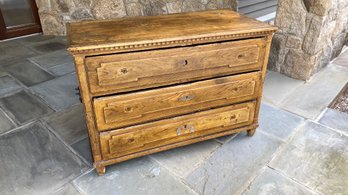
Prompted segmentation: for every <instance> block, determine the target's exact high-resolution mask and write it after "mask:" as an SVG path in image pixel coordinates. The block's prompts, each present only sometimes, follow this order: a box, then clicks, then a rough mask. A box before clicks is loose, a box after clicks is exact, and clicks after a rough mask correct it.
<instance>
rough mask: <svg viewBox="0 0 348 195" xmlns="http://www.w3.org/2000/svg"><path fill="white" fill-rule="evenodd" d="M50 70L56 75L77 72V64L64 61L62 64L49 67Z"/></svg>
mask: <svg viewBox="0 0 348 195" xmlns="http://www.w3.org/2000/svg"><path fill="white" fill-rule="evenodd" d="M48 71H49V72H50V73H52V74H53V75H55V76H63V75H66V74H69V73H72V72H75V64H74V63H64V64H61V65H57V66H53V67H51V68H49V69H48Z"/></svg>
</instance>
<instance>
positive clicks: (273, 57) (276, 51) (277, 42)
mask: <svg viewBox="0 0 348 195" xmlns="http://www.w3.org/2000/svg"><path fill="white" fill-rule="evenodd" d="M285 43H286V36H285V35H283V34H279V33H276V34H275V35H274V36H273V39H272V47H271V51H270V56H269V59H268V69H270V70H273V71H277V72H279V71H280V65H281V64H283V62H284V59H285V54H286V53H287V49H286V48H285V47H284V45H285Z"/></svg>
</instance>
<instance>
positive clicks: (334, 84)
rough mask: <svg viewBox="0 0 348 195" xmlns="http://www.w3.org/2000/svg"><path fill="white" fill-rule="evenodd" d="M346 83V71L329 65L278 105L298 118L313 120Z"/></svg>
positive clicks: (347, 71)
mask: <svg viewBox="0 0 348 195" xmlns="http://www.w3.org/2000/svg"><path fill="white" fill-rule="evenodd" d="M347 81H348V69H346V68H341V67H338V66H333V65H329V66H328V67H326V68H325V69H323V70H322V71H321V72H319V73H317V74H316V75H314V77H313V79H312V80H311V81H309V82H308V83H306V84H304V85H302V86H300V87H298V88H297V89H296V90H294V91H293V92H292V93H291V94H290V95H288V96H287V97H286V98H285V99H284V100H283V101H282V102H281V104H280V106H281V107H283V108H285V109H286V110H289V111H291V112H294V113H296V114H298V115H300V116H303V117H306V118H310V119H315V118H316V117H317V116H318V115H319V114H320V113H321V111H322V110H324V108H326V107H327V106H328V105H329V104H330V102H331V101H332V100H333V99H334V98H335V97H336V95H337V94H338V93H339V92H340V90H341V89H342V87H343V86H344V85H345V84H346V82H347Z"/></svg>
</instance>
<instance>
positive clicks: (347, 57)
mask: <svg viewBox="0 0 348 195" xmlns="http://www.w3.org/2000/svg"><path fill="white" fill-rule="evenodd" d="M333 63H334V64H337V65H340V66H344V67H348V49H347V48H346V49H345V50H344V52H342V53H341V54H340V55H339V56H338V57H337V58H336V59H335V60H334V61H333Z"/></svg>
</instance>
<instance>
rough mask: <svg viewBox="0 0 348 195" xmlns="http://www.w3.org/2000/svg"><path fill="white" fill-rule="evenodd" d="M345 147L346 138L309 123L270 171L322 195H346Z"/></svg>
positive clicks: (346, 169)
mask: <svg viewBox="0 0 348 195" xmlns="http://www.w3.org/2000/svg"><path fill="white" fill-rule="evenodd" d="M347 145H348V137H346V136H344V135H340V134H339V133H336V132H334V131H332V130H330V129H328V128H325V127H323V126H321V125H318V124H315V123H311V122H309V123H307V124H306V125H305V126H304V127H303V128H302V129H301V130H300V131H299V132H298V133H297V134H296V136H295V137H294V139H293V140H292V142H291V143H290V144H289V145H287V146H286V147H285V148H284V150H283V151H282V152H281V153H279V154H278V155H277V157H276V158H275V159H274V160H272V162H271V167H273V168H275V169H277V170H279V171H281V172H283V173H285V174H286V175H288V176H289V177H291V178H293V179H295V180H296V181H298V182H301V183H304V184H306V186H308V187H310V188H312V189H314V190H316V191H318V192H320V193H321V194H347V193H348V188H347V186H348V179H347V176H348V163H347V161H348V150H347ZM294 159H296V160H294Z"/></svg>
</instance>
